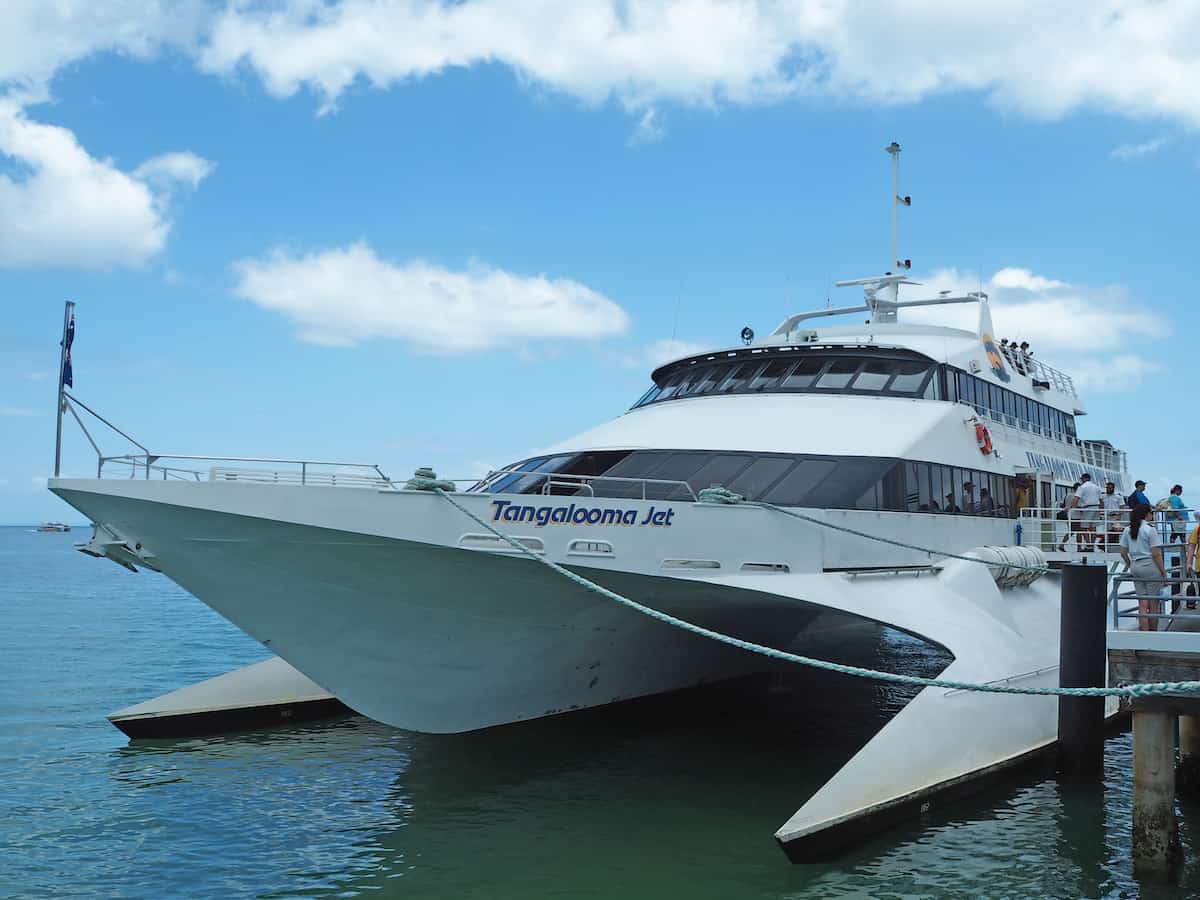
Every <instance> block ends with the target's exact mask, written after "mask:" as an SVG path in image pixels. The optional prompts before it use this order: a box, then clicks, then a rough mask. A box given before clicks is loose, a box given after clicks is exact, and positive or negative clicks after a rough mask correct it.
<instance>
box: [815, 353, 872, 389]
mask: <svg viewBox="0 0 1200 900" xmlns="http://www.w3.org/2000/svg"><path fill="white" fill-rule="evenodd" d="M860 363H861V360H857V359H853V358H844V357H841V358H839V357H835V358H834V359H833V360H832V361H831V362H830V363H829V367H828V368H827V369H826V370H825V373H824V374H823V375H822V376H821V377H820V378H819V379H818V380H817V384H816V387H818V388H820V389H823V390H841V389H842V388H844V387H845V386H846V385H848V384H849V383H850V379H851V378H853V377H854V373H855V372H857V371H858V367H859V365H860Z"/></svg>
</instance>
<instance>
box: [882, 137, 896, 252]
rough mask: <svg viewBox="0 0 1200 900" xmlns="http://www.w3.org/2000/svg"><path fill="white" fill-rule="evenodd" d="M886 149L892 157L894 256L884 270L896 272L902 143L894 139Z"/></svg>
mask: <svg viewBox="0 0 1200 900" xmlns="http://www.w3.org/2000/svg"><path fill="white" fill-rule="evenodd" d="M886 149H887V152H888V154H889V155H890V156H891V157H892V203H891V207H892V258H891V259H890V260H888V264H887V269H885V270H884V271H887V272H894V271H896V267H897V265H899V261H900V246H899V245H900V222H899V216H898V213H899V210H897V209H896V207H898V206H899V205H900V145H899V144H897V143H896V142H895V141H892V142H891V143H890V144H888V146H887V148H886Z"/></svg>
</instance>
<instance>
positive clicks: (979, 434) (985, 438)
mask: <svg viewBox="0 0 1200 900" xmlns="http://www.w3.org/2000/svg"><path fill="white" fill-rule="evenodd" d="M975 442H976V443H977V444H979V452H980V453H982V454H983V455H984V456H988V455H989V454H990V453H991V452H992V436H991V435H990V434H988V430H987V426H986V425H984V424H983V423H982V422H976V423H975Z"/></svg>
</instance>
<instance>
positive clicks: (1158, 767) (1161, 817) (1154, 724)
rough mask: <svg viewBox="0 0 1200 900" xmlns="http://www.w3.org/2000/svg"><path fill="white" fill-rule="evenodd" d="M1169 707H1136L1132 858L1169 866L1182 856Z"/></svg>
mask: <svg viewBox="0 0 1200 900" xmlns="http://www.w3.org/2000/svg"><path fill="white" fill-rule="evenodd" d="M1174 718H1175V717H1174V716H1173V715H1172V713H1171V712H1170V711H1169V710H1166V709H1161V708H1159V709H1154V708H1152V709H1138V708H1137V707H1136V706H1135V707H1134V710H1133V862H1134V865H1135V866H1137V867H1144V868H1152V869H1166V868H1169V867H1170V866H1172V865H1173V864H1174V863H1176V862H1177V861H1178V860H1179V857H1180V845H1179V825H1178V823H1177V822H1176V821H1175V721H1174Z"/></svg>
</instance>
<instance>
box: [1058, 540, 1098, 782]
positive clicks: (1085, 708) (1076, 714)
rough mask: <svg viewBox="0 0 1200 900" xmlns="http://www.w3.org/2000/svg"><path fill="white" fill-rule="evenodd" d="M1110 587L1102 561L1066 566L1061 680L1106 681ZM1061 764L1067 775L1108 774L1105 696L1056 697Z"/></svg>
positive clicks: (1080, 683) (1068, 682) (1079, 682)
mask: <svg viewBox="0 0 1200 900" xmlns="http://www.w3.org/2000/svg"><path fill="white" fill-rule="evenodd" d="M1107 588H1108V572H1107V570H1106V569H1105V567H1104V566H1102V565H1101V566H1089V565H1077V564H1072V565H1066V566H1064V567H1063V569H1062V612H1061V618H1060V622H1059V684H1060V685H1061V686H1062V687H1104V684H1105V679H1106V676H1107V659H1108V657H1107V644H1106V637H1107V636H1106V628H1107V608H1108V607H1107V604H1108V599H1107ZM1058 770H1059V772H1060V773H1062V774H1065V775H1086V776H1099V775H1103V774H1104V698H1103V697H1059V698H1058Z"/></svg>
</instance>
